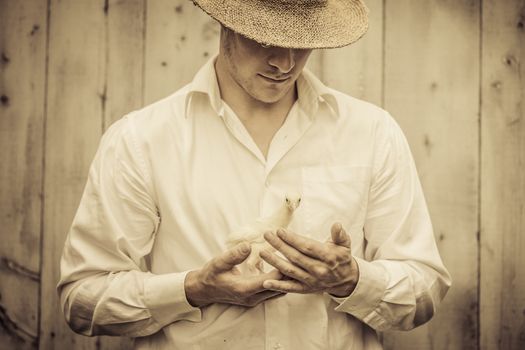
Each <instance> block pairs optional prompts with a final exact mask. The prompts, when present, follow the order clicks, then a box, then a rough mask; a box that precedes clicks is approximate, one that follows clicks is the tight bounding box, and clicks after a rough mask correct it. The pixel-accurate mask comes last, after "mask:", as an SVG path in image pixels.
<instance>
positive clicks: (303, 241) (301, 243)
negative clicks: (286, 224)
mask: <svg viewBox="0 0 525 350" xmlns="http://www.w3.org/2000/svg"><path fill="white" fill-rule="evenodd" d="M277 236H278V237H279V238H280V239H282V240H283V241H284V242H286V243H287V244H288V245H289V246H291V247H294V248H295V249H297V250H299V251H300V252H301V253H303V254H305V255H308V256H309V257H312V258H314V259H319V260H323V259H324V256H325V255H326V254H327V253H328V251H327V248H326V246H325V245H324V244H323V243H322V242H319V241H316V240H314V239H311V238H308V237H304V236H301V235H298V234H296V233H293V232H291V231H286V230H283V229H279V230H277ZM265 238H266V235H265Z"/></svg>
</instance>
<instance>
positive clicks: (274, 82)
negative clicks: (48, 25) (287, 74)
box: [259, 74, 290, 84]
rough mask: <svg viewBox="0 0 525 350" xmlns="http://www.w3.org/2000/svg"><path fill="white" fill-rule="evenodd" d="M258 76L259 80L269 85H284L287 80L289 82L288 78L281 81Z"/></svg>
mask: <svg viewBox="0 0 525 350" xmlns="http://www.w3.org/2000/svg"><path fill="white" fill-rule="evenodd" d="M259 76H260V77H261V78H263V79H264V80H265V81H267V82H269V83H272V84H284V83H286V82H287V81H288V80H290V78H286V79H283V80H274V79H272V78H268V77H265V76H264V75H260V74H259Z"/></svg>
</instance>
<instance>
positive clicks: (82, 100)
mask: <svg viewBox="0 0 525 350" xmlns="http://www.w3.org/2000/svg"><path fill="white" fill-rule="evenodd" d="M367 4H368V5H369V7H370V10H371V13H370V20H371V21H370V30H369V32H368V33H367V35H366V36H365V37H364V38H363V39H362V40H361V41H360V42H358V43H357V44H355V45H353V46H350V47H346V48H342V49H337V50H323V51H317V52H315V53H314V54H313V55H312V57H311V60H310V62H309V68H310V69H312V70H313V71H314V72H315V73H316V74H318V75H319V76H320V77H321V78H322V80H324V81H325V82H326V83H328V84H329V85H330V86H332V87H334V88H337V89H339V90H341V91H344V92H346V93H349V94H351V95H353V96H356V97H358V98H362V99H365V100H367V101H370V102H373V103H375V104H378V105H381V106H383V107H385V108H386V109H387V110H388V111H389V112H390V113H391V114H392V115H393V116H394V117H395V118H396V120H397V121H398V122H399V124H400V125H401V126H402V128H403V130H404V131H405V133H406V136H407V138H408V140H409V143H410V145H411V148H412V151H413V154H414V157H415V159H416V163H417V166H418V170H419V174H420V177H421V181H422V184H423V187H424V190H425V194H426V197H427V201H428V204H429V209H430V212H431V215H432V217H433V221H434V228H435V234H436V239H437V241H438V245H439V248H440V251H441V253H442V257H443V259H444V261H445V264H446V265H447V267H448V268H449V270H450V272H451V274H452V277H453V279H454V286H453V288H452V289H451V290H450V292H449V295H448V296H447V298H446V299H445V302H444V303H443V305H441V307H440V309H439V311H438V314H437V315H436V316H435V318H434V319H433V320H432V321H431V322H430V323H428V324H427V325H424V326H422V327H420V328H418V329H416V330H414V331H412V332H408V333H401V332H388V333H386V334H384V335H383V342H384V344H385V348H386V349H443V350H444V349H521V348H525V296H524V295H525V294H524V293H523V290H525V275H524V273H523V272H522V271H523V267H524V266H525V260H524V259H525V258H524V257H525V254H523V253H522V251H523V250H525V239H523V238H522V237H523V232H524V231H525V204H524V202H525V198H524V197H525V175H524V174H525V171H524V170H525V168H524V167H525V141H524V140H525V124H524V123H525V120H524V119H525V115H524V109H525V107H524V103H525V102H524V101H525V83H524V80H523V79H524V78H523V77H524V76H525V72H524V70H525V68H524V64H523V61H524V60H525V52H524V51H525V39H524V37H525V2H524V1H523V0H506V1H497V0H429V1H416V0H391V1H386V0H368V1H367ZM218 33H219V26H218V25H217V23H215V22H214V21H213V20H211V19H210V18H208V17H207V16H205V15H204V14H203V13H201V12H200V10H199V9H197V8H196V7H195V6H193V4H192V3H191V2H190V1H188V0H155V1H146V0H126V1H122V0H75V1H73V0H69V1H60V0H24V1H16V0H0V51H1V52H0V54H1V57H0V74H1V75H0V227H1V230H2V231H1V238H2V239H1V240H0V349H35V348H39V349H119V348H121V349H125V348H128V347H129V345H130V343H129V340H127V339H118V338H110V337H95V338H86V337H82V336H78V335H76V334H74V333H73V332H72V331H70V330H69V328H68V327H67V325H66V324H65V322H64V320H63V316H62V314H61V311H60V308H59V305H58V299H57V296H56V291H55V287H56V283H57V281H58V276H59V266H58V261H59V257H60V254H61V250H62V246H63V242H64V238H65V235H66V232H67V229H68V227H69V225H70V223H71V220H72V218H73V215H74V213H75V210H76V207H77V205H78V202H79V200H80V195H81V192H82V190H83V187H84V184H85V180H86V176H87V169H88V166H89V164H90V162H91V159H92V157H93V155H94V152H95V150H96V148H97V145H98V141H99V138H100V136H101V134H102V133H103V132H104V130H105V129H106V128H107V127H108V126H109V125H110V124H111V123H112V122H113V121H115V120H117V119H118V118H120V117H121V116H122V115H124V114H125V113H127V112H129V111H131V110H134V109H137V108H140V107H141V106H143V105H145V104H147V103H150V102H153V101H155V100H158V99H159V98H162V97H164V96H166V95H168V94H170V93H172V92H173V91H175V90H176V89H177V88H179V87H181V86H183V85H184V84H186V83H188V82H189V81H190V80H191V78H192V76H193V75H194V74H195V72H196V71H197V69H198V68H199V67H200V66H201V65H202V64H203V63H204V62H206V61H207V60H208V59H210V57H212V56H213V55H214V54H215V52H216V51H217V47H218V43H217V39H218Z"/></svg>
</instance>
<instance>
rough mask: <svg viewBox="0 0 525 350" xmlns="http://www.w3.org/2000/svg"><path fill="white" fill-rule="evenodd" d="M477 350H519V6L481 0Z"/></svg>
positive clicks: (523, 285) (523, 136)
mask: <svg viewBox="0 0 525 350" xmlns="http://www.w3.org/2000/svg"><path fill="white" fill-rule="evenodd" d="M482 97H483V104H482V110H481V145H482V146H481V185H482V186H481V276H480V277H481V279H480V283H481V293H480V299H481V300H480V302H481V312H480V314H481V317H480V321H481V342H480V345H481V349H524V348H525V293H524V291H525V274H523V268H524V267H525V253H524V252H525V238H524V232H525V173H524V169H525V105H524V103H525V2H524V1H523V0H521V1H520V0H509V1H495V0H486V1H484V2H483V36H482Z"/></svg>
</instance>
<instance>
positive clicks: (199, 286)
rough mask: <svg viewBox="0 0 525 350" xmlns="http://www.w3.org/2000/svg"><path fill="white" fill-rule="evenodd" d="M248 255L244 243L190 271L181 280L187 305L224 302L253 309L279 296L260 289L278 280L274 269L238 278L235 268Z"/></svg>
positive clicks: (247, 247)
mask: <svg viewBox="0 0 525 350" xmlns="http://www.w3.org/2000/svg"><path fill="white" fill-rule="evenodd" d="M250 252H251V248H250V245H249V244H248V243H240V244H238V245H236V246H235V247H233V248H232V249H230V250H228V251H226V252H225V253H223V254H221V255H219V256H217V257H215V258H213V259H212V260H210V261H209V262H208V263H207V264H206V265H204V267H203V268H202V269H200V270H195V271H190V272H189V273H188V274H187V275H186V279H185V281H184V289H185V291H186V298H187V299H188V302H189V303H190V304H191V305H193V306H195V307H202V306H206V305H208V304H212V303H226V304H234V305H241V306H249V307H253V306H255V305H257V304H259V303H261V302H263V301H265V300H268V299H270V298H274V297H277V296H280V295H283V293H282V292H277V291H271V290H267V289H265V288H264V287H263V282H264V281H266V280H280V279H281V278H283V275H282V274H281V273H280V272H279V271H278V270H273V271H270V272H268V273H263V274H259V275H253V276H251V275H250V276H246V275H241V274H240V272H239V269H238V268H237V267H236V265H238V264H241V263H242V262H243V261H244V260H245V259H246V258H247V257H248V256H249V255H250Z"/></svg>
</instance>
